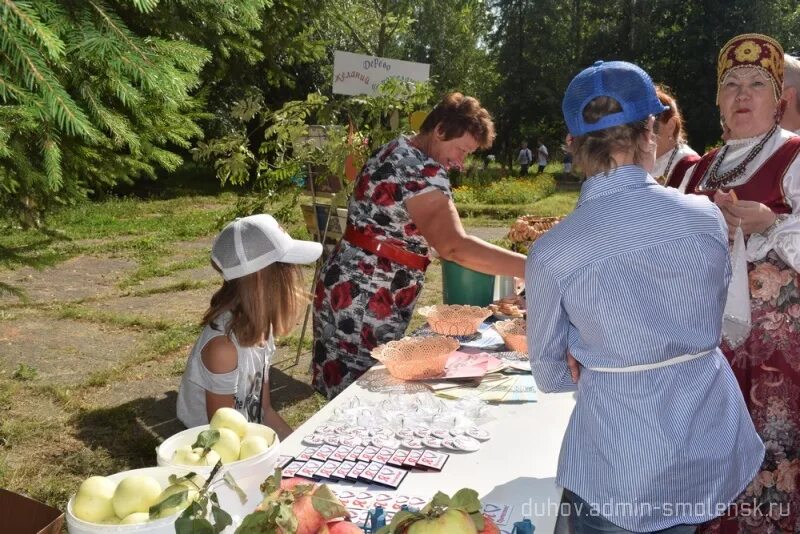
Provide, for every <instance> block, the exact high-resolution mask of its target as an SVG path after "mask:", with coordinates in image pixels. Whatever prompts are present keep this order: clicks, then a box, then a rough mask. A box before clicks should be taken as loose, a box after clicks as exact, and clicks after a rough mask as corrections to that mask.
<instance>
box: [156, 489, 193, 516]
mask: <svg viewBox="0 0 800 534" xmlns="http://www.w3.org/2000/svg"><path fill="white" fill-rule="evenodd" d="M201 487H202V486H201ZM181 491H186V498H185V499H184V500H183V502H181V504H179V505H178V506H173V507H171V508H165V509H164V510H161V513H160V514H158V517H168V516H171V515H173V514H176V513H178V512H180V511H181V510H183V509H184V508H186V507H187V506H189V504H190V503H192V501H195V500H196V499H197V496H198V495H199V494H200V492H199V491H198V488H197V486H195V484H193V483H192V482H189V481H186V482H179V483H177V484H173V485H171V486H168V487H167V489H165V490H164V491H162V492H161V495H159V496H158V501H157V502H163V501H164V500H165V499H166V498H168V497H169V496H170V495H175V494H176V493H180V492H181Z"/></svg>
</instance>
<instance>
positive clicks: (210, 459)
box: [172, 445, 219, 466]
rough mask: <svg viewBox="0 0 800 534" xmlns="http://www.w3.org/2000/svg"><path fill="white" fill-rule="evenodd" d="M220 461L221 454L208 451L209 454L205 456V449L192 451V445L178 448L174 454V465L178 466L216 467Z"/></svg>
mask: <svg viewBox="0 0 800 534" xmlns="http://www.w3.org/2000/svg"><path fill="white" fill-rule="evenodd" d="M218 461H219V453H217V452H216V451H214V450H210V451H208V454H206V455H205V457H204V456H203V449H202V448H200V447H198V448H196V449H192V446H191V445H184V446H183V447H178V448H177V449H175V452H174V453H172V463H175V464H178V465H190V466H195V465H200V466H206V465H210V466H214V465H217V462H218Z"/></svg>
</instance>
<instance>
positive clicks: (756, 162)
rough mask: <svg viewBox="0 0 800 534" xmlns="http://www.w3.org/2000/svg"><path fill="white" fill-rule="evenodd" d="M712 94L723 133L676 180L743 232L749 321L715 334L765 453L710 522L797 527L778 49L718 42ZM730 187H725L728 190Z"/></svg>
mask: <svg viewBox="0 0 800 534" xmlns="http://www.w3.org/2000/svg"><path fill="white" fill-rule="evenodd" d="M717 75H718V78H717V81H718V93H717V103H718V105H719V108H720V112H721V114H722V118H723V121H724V124H725V127H726V128H728V129H729V130H730V134H729V137H728V138H727V140H726V143H725V145H723V146H722V147H721V148H720V149H718V150H713V151H711V152H709V153H708V154H706V155H704V156H703V158H702V159H701V160H700V162H698V164H697V165H696V166H695V167H694V168H693V169H690V170H689V172H688V173H687V178H686V179H685V183H684V184H683V187H684V188H685V189H686V191H687V192H690V193H700V194H707V195H709V196H710V197H711V198H713V200H714V202H716V203H717V205H718V206H719V207H720V209H721V210H722V213H723V215H724V216H725V220H726V221H727V223H728V227H729V231H730V233H731V237H733V235H734V232H735V230H736V227H737V226H741V228H742V230H743V233H744V235H745V237H746V238H747V259H748V271H749V280H750V299H751V300H750V306H751V314H752V329H751V331H750V334H749V336H748V337H747V339H745V340H744V341H743V342H742V343H741V344H738V345H737V346H736V347H732V346H731V345H730V344H724V345H723V350H724V352H725V354H726V356H727V357H728V359H729V361H730V363H731V367H732V368H733V370H734V372H735V374H736V377H737V379H738V380H739V384H740V386H741V388H742V392H743V393H744V396H745V399H746V400H747V403H748V407H749V409H750V414H751V416H752V417H753V422H754V423H755V426H756V429H757V430H758V432H759V434H760V436H761V438H762V440H763V441H764V445H765V447H766V455H765V458H764V463H763V465H762V467H761V471H760V473H759V475H758V476H757V477H756V479H755V480H753V481H752V482H751V483H750V485H749V486H748V487H747V489H746V490H745V492H744V493H743V494H742V495H741V496H740V497H739V500H738V502H737V503H736V505H735V506H733V507H732V508H731V510H729V513H728V516H727V517H726V518H725V519H723V520H722V521H718V522H716V523H713V524H712V525H710V526H709V527H707V529H706V530H707V531H710V532H726V533H727V532H753V533H779V532H780V533H783V532H800V493H799V492H798V489H799V488H798V483H799V482H800V478H799V475H800V291H798V287H800V276H798V271H800V215H798V213H800V158H798V157H797V155H798V153H799V152H800V137H798V136H795V135H794V134H793V133H791V132H788V131H786V130H782V129H781V128H780V126H779V122H780V119H781V115H782V107H783V103H782V101H781V100H780V94H781V89H782V84H783V50H782V49H781V46H780V45H779V44H778V43H777V42H776V41H775V40H773V39H771V38H769V37H767V36H764V35H757V34H747V35H741V36H739V37H736V38H734V39H732V40H731V41H729V42H728V43H727V44H726V45H725V46H724V47H723V48H722V51H721V52H720V55H719V63H718V67H717ZM732 192H733V193H735V194H733V193H732Z"/></svg>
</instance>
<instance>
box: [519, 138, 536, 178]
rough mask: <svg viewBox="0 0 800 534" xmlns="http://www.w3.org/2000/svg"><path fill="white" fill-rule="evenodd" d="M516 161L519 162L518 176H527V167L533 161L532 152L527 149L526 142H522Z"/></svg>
mask: <svg viewBox="0 0 800 534" xmlns="http://www.w3.org/2000/svg"><path fill="white" fill-rule="evenodd" d="M517 161H518V162H519V175H520V176H528V167H529V166H530V164H531V162H532V161H533V152H531V149H530V148H528V142H527V141H523V142H522V148H521V149H520V151H519V154H518V155H517Z"/></svg>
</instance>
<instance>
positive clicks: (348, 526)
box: [328, 521, 364, 534]
mask: <svg viewBox="0 0 800 534" xmlns="http://www.w3.org/2000/svg"><path fill="white" fill-rule="evenodd" d="M328 533H329V534H364V531H363V530H361V529H360V528H359V527H358V526H357V525H356V524H355V523H351V522H350V521H335V522H332V523H328Z"/></svg>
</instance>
